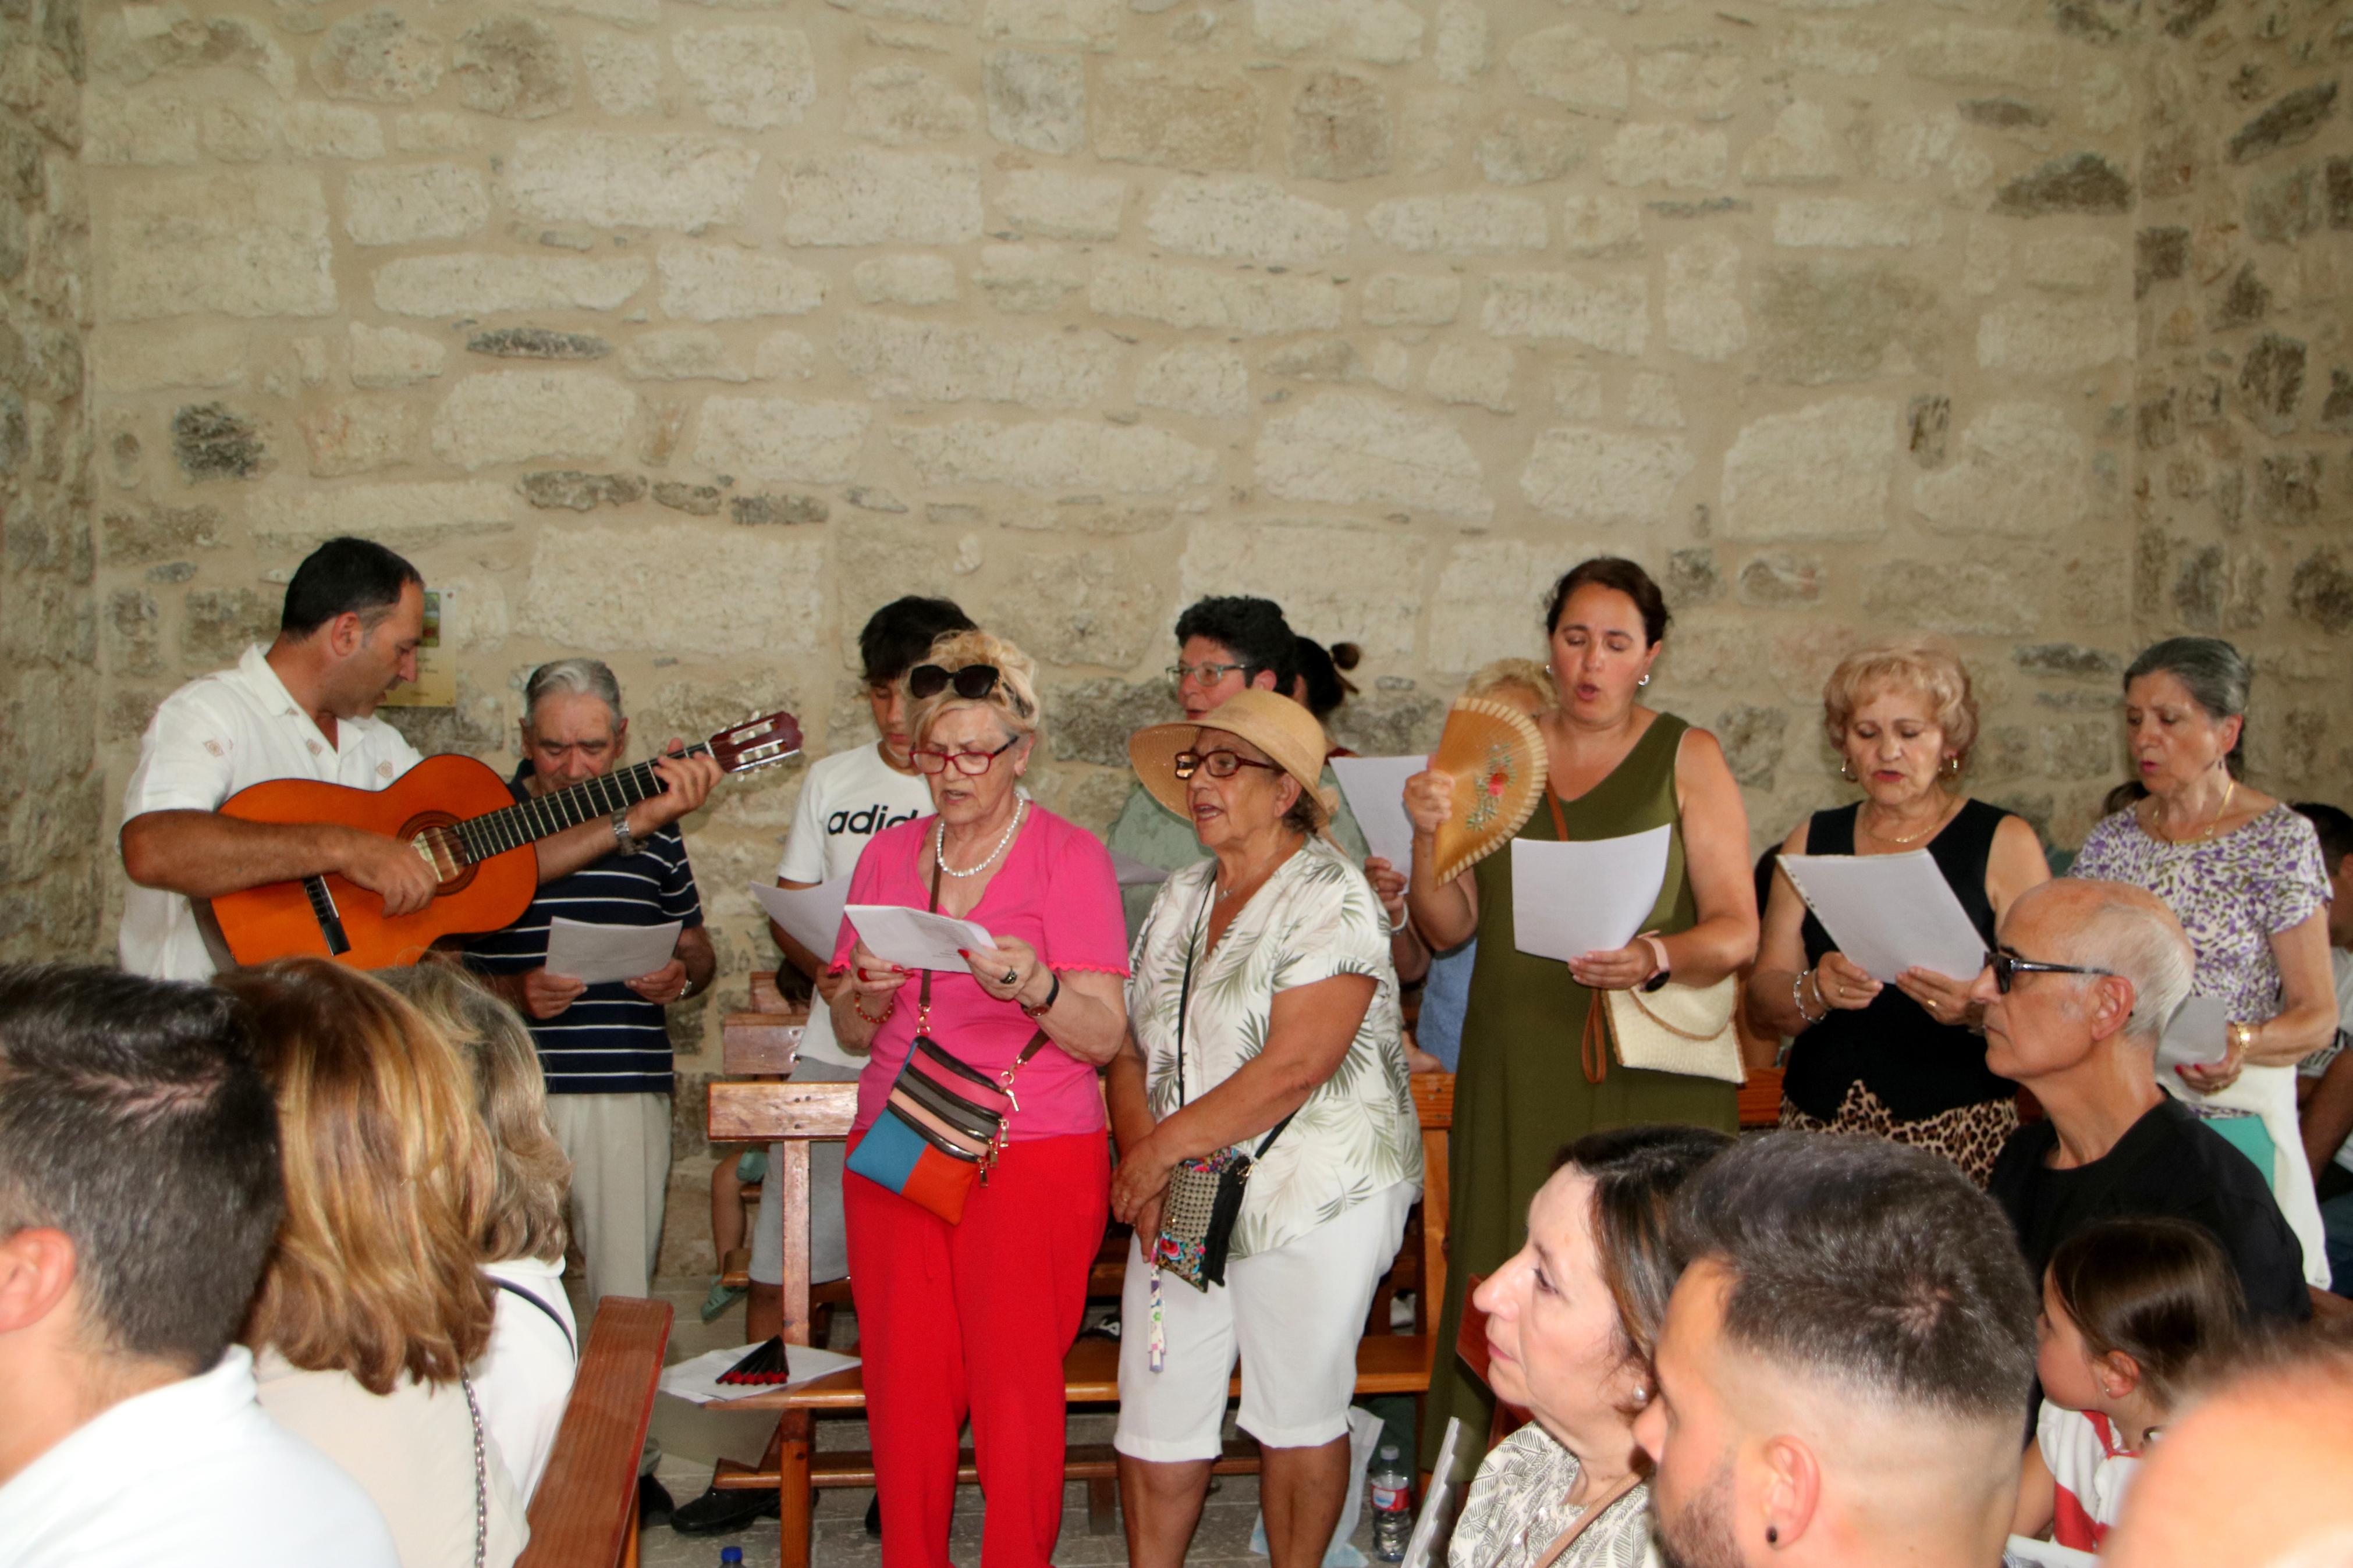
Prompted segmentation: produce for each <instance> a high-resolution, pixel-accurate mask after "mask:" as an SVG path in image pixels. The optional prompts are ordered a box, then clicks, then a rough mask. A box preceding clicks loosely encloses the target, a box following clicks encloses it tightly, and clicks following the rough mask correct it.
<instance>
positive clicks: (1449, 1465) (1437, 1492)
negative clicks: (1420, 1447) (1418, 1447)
mask: <svg viewBox="0 0 2353 1568" xmlns="http://www.w3.org/2000/svg"><path fill="white" fill-rule="evenodd" d="M1461 1440H1462V1418H1461V1416H1460V1415H1450V1416H1448V1417H1447V1418H1446V1436H1445V1438H1444V1439H1443V1440H1442V1441H1441V1442H1440V1444H1439V1445H1438V1468H1436V1469H1434V1470H1432V1471H1430V1491H1429V1493H1428V1494H1427V1495H1426V1496H1424V1497H1423V1498H1422V1500H1421V1515H1420V1517H1419V1518H1418V1519H1416V1520H1415V1521H1413V1534H1412V1535H1410V1536H1409V1537H1408V1538H1407V1540H1406V1543H1405V1564H1404V1568H1430V1556H1431V1553H1432V1552H1435V1551H1436V1550H1437V1547H1438V1536H1439V1532H1440V1531H1441V1530H1443V1529H1444V1528H1445V1526H1446V1523H1447V1519H1446V1516H1447V1515H1448V1514H1450V1513H1451V1512H1452V1511H1453V1509H1454V1483H1453V1481H1452V1480H1451V1479H1448V1478H1450V1477H1451V1476H1452V1475H1453V1473H1454V1450H1455V1448H1456V1447H1458V1446H1459V1445H1460V1444H1461Z"/></svg>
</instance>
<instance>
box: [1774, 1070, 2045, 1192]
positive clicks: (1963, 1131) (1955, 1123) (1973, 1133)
mask: <svg viewBox="0 0 2353 1568" xmlns="http://www.w3.org/2000/svg"><path fill="white" fill-rule="evenodd" d="M1781 1126H1782V1129H1783V1131H1791V1132H1851V1133H1855V1134H1857V1135H1860V1136H1862V1137H1869V1138H1884V1139H1886V1140H1887V1141H1888V1142H1891V1143H1904V1144H1908V1145H1910V1146H1911V1147H1912V1148H1915V1149H1926V1150H1927V1151H1928V1152H1930V1153H1932V1154H1942V1155H1943V1156H1944V1157H1945V1158H1946V1159H1947V1160H1950V1161H1951V1162H1952V1163H1954V1164H1956V1165H1957V1166H1959V1167H1960V1169H1961V1174H1963V1175H1965V1176H1967V1177H1968V1179H1969V1180H1970V1181H1972V1182H1975V1183H1976V1184H1978V1186H1979V1187H1983V1186H1984V1185H1985V1184H1986V1183H1987V1182H1989V1181H1990V1180H1992V1178H1993V1162H1994V1156H1996V1155H1997V1154H2000V1152H2001V1146H2002V1144H2003V1143H2004V1142H2008V1141H2009V1138H2010V1134H2011V1133H2013V1132H2015V1131H2018V1101H2017V1100H2014V1099H2013V1100H1986V1101H1984V1102H1983V1103H1981V1104H1978V1105H1961V1106H1956V1107H1954V1108H1953V1109H1952V1110H1946V1111H1939V1112H1938V1113H1937V1114H1936V1115H1934V1116H1924V1117H1922V1118H1920V1119H1919V1120H1918V1121H1900V1120H1898V1119H1897V1117H1896V1115H1895V1113H1894V1111H1892V1110H1888V1109H1887V1106H1886V1104H1885V1103H1884V1102H1883V1101H1882V1100H1880V1098H1879V1096H1877V1095H1875V1094H1873V1093H1872V1092H1871V1090H1869V1089H1865V1088H1864V1087H1863V1085H1862V1080H1861V1079H1857V1080H1856V1081H1854V1082H1853V1083H1852V1084H1849V1085H1848V1086H1847V1091H1846V1098H1845V1099H1844V1100H1840V1101H1839V1108H1838V1114H1837V1115H1836V1116H1834V1117H1832V1118H1831V1120H1829V1121H1822V1120H1820V1118H1819V1117H1813V1116H1809V1115H1807V1114H1806V1113H1805V1112H1804V1111H1802V1110H1799V1109H1798V1108H1797V1106H1796V1105H1794V1104H1792V1103H1791V1102H1790V1100H1788V1097H1787V1096H1784V1097H1783V1098H1782V1100H1781Z"/></svg>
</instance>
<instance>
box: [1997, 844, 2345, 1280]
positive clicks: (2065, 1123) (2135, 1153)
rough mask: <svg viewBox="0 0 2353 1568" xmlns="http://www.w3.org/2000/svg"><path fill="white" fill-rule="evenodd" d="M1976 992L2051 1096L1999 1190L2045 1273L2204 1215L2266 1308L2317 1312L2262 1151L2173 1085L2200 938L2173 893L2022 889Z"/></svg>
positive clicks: (2001, 1046)
mask: <svg viewBox="0 0 2353 1568" xmlns="http://www.w3.org/2000/svg"><path fill="white" fill-rule="evenodd" d="M1987 957H1988V963H1987V966H1986V968H1985V970H1984V971H1983V972H1982V973H1979V974H1978V979H1977V984H1976V985H1975V987H1974V988H1973V989H1972V990H1971V991H1970V993H1969V994H1970V996H1971V997H1972V999H1974V1000H1976V1001H1978V1002H1980V1003H1983V1004H1984V1005H1985V1037H1986V1065H1987V1066H1988V1067H1989V1068H1992V1069H1993V1070H1994V1071H1995V1072H1998V1073H2000V1075H2001V1076H2002V1077H2004V1078H2008V1079H2016V1080H2017V1081H2018V1082H2019V1083H2021V1084H2022V1085H2023V1086H2025V1087H2026V1088H2027V1089H2031V1090H2032V1091H2033V1094H2034V1098H2035V1099H2036V1100H2039V1101H2041V1102H2042V1111H2043V1120H2042V1121H2038V1122H2032V1123H2030V1124H2029V1125H2027V1126H2024V1127H2021V1128H2020V1129H2019V1130H2018V1131H2016V1132H2014V1133H2012V1134H2010V1142H2008V1143H2006V1144H2004V1145H2003V1146H2002V1151H2001V1156H2000V1159H1998V1160H1997V1161H1995V1163H1994V1169H1993V1180H1992V1184H1991V1185H1990V1187H1989V1191H1990V1192H1991V1194H1992V1195H1993V1198H1994V1201H1995V1202H1997V1203H1999V1204H2000V1205H2001V1207H2002V1211H2003V1212H2004V1213H2005V1214H2007V1215H2010V1224H2011V1225H2012V1226H2015V1227H2016V1228H2017V1231H2018V1241H2019V1246H2020V1247H2022V1248H2023V1249H2024V1250H2025V1253H2026V1261H2027V1264H2028V1266H2029V1267H2031V1268H2032V1269H2033V1270H2034V1273H2035V1276H2036V1278H2037V1279H2040V1278H2041V1276H2042V1268H2043V1266H2044V1265H2045V1264H2047V1263H2048V1262H2050V1260H2051V1255H2052V1252H2053V1251H2055V1250H2057V1248H2058V1246H2059V1244H2060V1243H2061V1242H2063V1241H2064V1240H2066V1239H2067V1238H2068V1237H2070V1236H2073V1234H2074V1233H2075V1232H2077V1231H2079V1230H2081V1229H2083V1228H2084V1226H2088V1225H2091V1224H2093V1223H2094V1222H2095V1221H2098V1220H2104V1219H2116V1218H2121V1217H2126V1216H2155V1217H2165V1218H2172V1219H2186V1220H2189V1221H2192V1222H2194V1223H2196V1224H2199V1225H2201V1226H2205V1227H2206V1228H2207V1229H2208V1230H2210V1231H2211V1232H2212V1233H2213V1234H2214V1237H2215V1239H2216V1240H2218V1241H2220V1242H2221V1244H2222V1249H2223V1250H2224V1251H2225V1252H2227V1253H2228V1254H2229V1255H2230V1258H2231V1261H2232V1265H2233V1266H2234V1267H2236V1268H2237V1269H2238V1273H2239V1283H2240V1285H2241V1286H2242V1287H2243V1288H2244V1289H2245V1291H2246V1297H2247V1308H2248V1310H2249V1311H2250V1312H2252V1313H2253V1315H2254V1316H2255V1317H2256V1318H2257V1319H2258V1320H2269V1321H2301V1320H2303V1319H2306V1318H2309V1317H2310V1316H2311V1315H2312V1298H2311V1296H2310V1294H2309V1293H2308V1292H2307V1291H2306V1289H2305V1284H2304V1252H2303V1248H2302V1247H2300V1246H2299V1245H2298V1243H2297V1241H2296V1239H2295V1232H2293V1231H2291V1230H2290V1229H2289V1228H2288V1226H2287V1221H2286V1220H2284V1219H2283V1218H2282V1217H2281V1216H2280V1211H2279V1205H2278V1204H2277V1203H2275V1202H2274V1201H2273V1198H2272V1193H2271V1186H2270V1184H2268V1183H2267V1182H2265V1181H2264V1179H2263V1173H2262V1172H2260V1171H2258V1170H2257V1169H2256V1168H2255V1166H2254V1164H2253V1162H2252V1161H2250V1160H2249V1159H2247V1157H2246V1156H2245V1155H2243V1154H2242V1153H2241V1152H2239V1151H2238V1150H2237V1149H2235V1148H2233V1147H2232V1145H2231V1144H2230V1143H2229V1142H2227V1141H2226V1140H2225V1139H2224V1138H2223V1137H2222V1135H2221V1133H2219V1132H2216V1131H2214V1130H2213V1129H2212V1128H2211V1127H2208V1126H2206V1125H2205V1124H2204V1123H2203V1122H2201V1121H2199V1119H2198V1117H2197V1115H2196V1113H2194V1112H2193V1111H2191V1110H2189V1107H2187V1106H2185V1105H2183V1104H2181V1103H2180V1102H2179V1100H2174V1099H2172V1098H2171V1097H2170V1096H2168V1094H2166V1092H2165V1091H2164V1090H2163V1089H2159V1088H2158V1083H2157V1042H2158V1035H2159V1034H2161V1033H2162V1032H2163V1031H2164V1028H2165V1025H2166V1021H2167V1020H2168V1019H2169V1018H2171V1017H2172V1016H2173V1014H2174V1010H2175V1009H2176V1008H2178V1007H2179V1006H2180V1005H2181V1002H2182V999H2183V998H2184V997H2186V996H2188V995H2189V983H2190V977H2191V975H2192V973H2194V971H2195V969H2196V964H2197V960H2196V957H2195V955H2194V954H2193V952H2192V951H2191V949H2190V945H2189V937H2188V936H2187V935H2186V934H2184V933H2183V931H2182V929H2181V922H2180V921H2179V920H2177V919H2176V918H2175V917H2174V913H2173V911H2172V910H2170V909H2168V908H2167V907H2166V905H2165V903H2164V901H2163V900H2160V899H2158V897H2157V896H2156V895H2155V894H2153V893H2150V892H2147V891H2146V890H2145V889H2140V888H2136V887H2131V886H2128V885H2126V884H2125V883H2122V882H2091V881H2083V880H2079V879H2073V878H2062V879H2059V880H2057V881H2052V882H2045V883H2044V884H2042V886H2041V887H2039V888H2036V889H2032V890H2031V891H2030V892H2027V893H2023V894H2021V895H2020V897H2019V898H2018V899H2017V900H2016V901H2015V902H2013V903H2012V904H2011V905H2010V911H2009V913H2008V914H2007V915H2005V916H2004V917H2003V919H2002V922H2001V930H2000V944H1999V946H1998V947H1997V948H1996V950H1995V951H1994V952H1991V953H1989V954H1988V955H1987Z"/></svg>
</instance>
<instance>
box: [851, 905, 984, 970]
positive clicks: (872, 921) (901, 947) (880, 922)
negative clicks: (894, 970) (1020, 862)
mask: <svg viewBox="0 0 2353 1568" xmlns="http://www.w3.org/2000/svg"><path fill="white" fill-rule="evenodd" d="M842 913H844V914H846V915H848V916H849V923H850V924H851V925H854V926H856V927H857V928H858V934H859V936H860V938H861V939H863V940H864V942H865V943H866V945H867V948H868V949H869V950H870V951H871V952H872V953H873V954H874V956H875V957H877V958H883V959H888V960H890V961H891V962H892V963H895V964H898V965H900V966H901V967H902V968H906V969H947V970H957V969H966V968H968V967H969V966H968V965H967V964H966V963H965V961H964V959H963V957H962V955H961V954H960V953H959V952H957V949H959V948H975V947H989V946H993V945H994V944H995V942H994V939H993V938H991V937H990V936H989V934H988V931H987V927H985V926H982V925H980V924H979V923H978V922H976V921H960V920H954V919H951V918H950V917H948V916H946V915H935V914H933V913H932V912H931V911H930V910H911V909H908V908H906V907H905V906H904V905H902V904H850V905H849V906H847V907H846V908H845V909H844V910H842Z"/></svg>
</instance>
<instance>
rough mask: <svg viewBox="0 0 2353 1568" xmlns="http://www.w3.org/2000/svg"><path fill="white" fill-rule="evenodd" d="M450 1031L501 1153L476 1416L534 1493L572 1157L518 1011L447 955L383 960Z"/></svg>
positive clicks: (486, 1234)
mask: <svg viewBox="0 0 2353 1568" xmlns="http://www.w3.org/2000/svg"><path fill="white" fill-rule="evenodd" d="M381 977H382V979H383V980H384V982H385V984H387V985H389V986H391V987H392V988H393V989H394V990H395V991H397V992H399V993H400V994H402V995H404V996H406V997H407V998H408V1000H409V1002H410V1003H411V1004H413V1005H415V1006H416V1008H417V1011H418V1012H420V1013H422V1014H424V1015H425V1016H426V1017H427V1019H428V1020H430V1021H431V1022H432V1024H433V1026H435V1027H436V1028H438V1029H439V1030H440V1031H441V1032H442V1033H443V1034H444V1035H446V1036H448V1038H449V1042H450V1043H451V1044H452V1045H454V1046H456V1047H458V1049H459V1054H460V1055H461V1056H463V1057H464V1058H465V1059H466V1062H467V1064H468V1066H469V1067H470V1068H471V1069H472V1072H473V1079H474V1105H475V1109H476V1110H479V1111H480V1114H481V1118H482V1125H483V1128H484V1129H485V1130H486V1131H488V1132H489V1133H490V1135H491V1151H492V1154H493V1157H494V1158H495V1159H496V1161H497V1163H498V1200H497V1202H496V1204H495V1205H493V1206H492V1208H491V1213H490V1216H489V1218H488V1220H487V1221H486V1222H485V1223H484V1225H483V1226H482V1234H481V1237H480V1254H481V1258H482V1272H483V1273H485V1274H487V1275H489V1276H490V1277H491V1284H493V1285H495V1286H496V1287H498V1292H499V1297H498V1318H497V1321H496V1322H495V1323H494V1324H493V1325H492V1327H491V1346H490V1349H488V1350H486V1351H484V1352H482V1356H481V1359H480V1361H478V1362H476V1363H474V1365H473V1369H472V1371H473V1379H474V1393H475V1394H476V1395H477V1396H478V1398H479V1400H480V1405H481V1407H482V1425H483V1426H485V1427H486V1428H487V1429H488V1430H489V1432H490V1435H491V1441H492V1442H493V1443H495V1444H497V1445H498V1449H499V1452H500V1454H501V1456H502V1457H503V1458H505V1459H506V1462H507V1473H508V1474H509V1475H510V1476H512V1478H513V1479H514V1483H515V1489H517V1490H518V1491H520V1492H521V1493H522V1495H523V1496H525V1497H529V1496H530V1495H531V1494H532V1492H533V1489H536V1488H537V1487H538V1485H539V1478H540V1473H541V1472H542V1471H543V1470H544V1469H545V1468H547V1455H548V1451H549V1450H550V1449H551V1448H553V1447H554V1446H555V1428H556V1427H557V1426H558V1425H560V1424H561V1423H562V1422H563V1420H564V1402H565V1399H566V1398H567V1397H569V1396H570V1394H571V1393H572V1374H573V1373H574V1371H575V1369H576V1368H577V1366H578V1364H579V1360H580V1329H579V1325H578V1324H577V1323H576V1322H575V1321H574V1320H573V1316H572V1302H571V1300H570V1299H569V1298H568V1297H566V1296H565V1293H564V1195H565V1188H566V1187H567V1186H568V1185H569V1184H570V1183H571V1180H572V1162H571V1161H569V1160H567V1159H565V1157H564V1149H563V1146H562V1145H560V1144H559V1143H557V1142H556V1141H555V1133H554V1131H553V1130H552V1129H551V1128H550V1127H549V1126H548V1124H547V1081H546V1079H545V1078H544V1077H543V1075H542V1074H541V1072H540V1069H539V1053H538V1052H537V1051H536V1050H534V1049H533V1047H532V1043H531V1031H530V1029H529V1028H527V1027H526V1026H524V1024H523V1021H522V1015H520V1014H518V1013H517V1012H516V1011H515V1010H514V1009H513V1008H512V1007H510V1006H508V1005H506V1004H505V1003H504V1002H501V1000H499V998H498V997H496V996H494V995H492V994H491V993H490V992H489V991H488V990H487V989H485V988H484V987H483V986H482V985H481V984H480V983H479V982H477V981H476V980H474V979H473V978H472V977H471V976H470V975H469V974H467V973H466V972H465V971H464V970H462V969H459V968H458V967H457V966H456V965H454V964H448V963H426V964H419V965H418V966H417V967H416V968H414V969H387V970H385V971H383V972H382V976H381Z"/></svg>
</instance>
